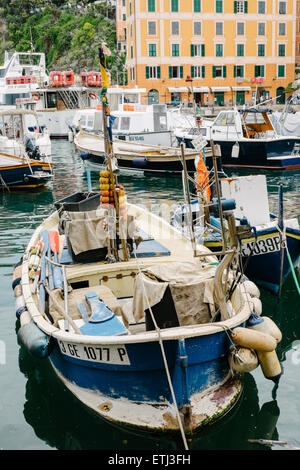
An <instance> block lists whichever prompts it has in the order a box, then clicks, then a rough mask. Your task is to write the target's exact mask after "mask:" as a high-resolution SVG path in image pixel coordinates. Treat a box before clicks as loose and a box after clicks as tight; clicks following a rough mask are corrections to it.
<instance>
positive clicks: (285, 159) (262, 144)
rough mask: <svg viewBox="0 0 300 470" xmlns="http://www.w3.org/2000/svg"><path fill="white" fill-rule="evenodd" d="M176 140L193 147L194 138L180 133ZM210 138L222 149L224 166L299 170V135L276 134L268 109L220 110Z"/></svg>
mask: <svg viewBox="0 0 300 470" xmlns="http://www.w3.org/2000/svg"><path fill="white" fill-rule="evenodd" d="M177 138H178V141H179V142H184V143H185V145H186V146H187V147H189V148H190V147H193V142H192V141H193V138H194V136H193V135H190V134H189V133H186V134H184V135H183V134H180V135H179V134H178V136H177ZM207 139H208V140H211V139H212V140H213V141H214V143H215V144H216V145H219V146H220V148H221V155H222V165H223V166H224V167H227V166H228V167H243V168H261V169H270V170H287V169H290V170H293V169H298V168H300V157H299V143H300V138H299V136H285V135H279V134H277V132H276V130H275V128H274V125H273V124H272V122H271V120H270V118H269V110H267V109H261V108H253V109H252V108H246V109H241V110H236V109H235V110H229V111H220V113H219V114H218V116H217V117H216V119H215V121H214V122H213V123H212V125H211V126H209V127H207Z"/></svg>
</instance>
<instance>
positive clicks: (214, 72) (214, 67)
mask: <svg viewBox="0 0 300 470" xmlns="http://www.w3.org/2000/svg"><path fill="white" fill-rule="evenodd" d="M213 78H216V66H215V65H213Z"/></svg>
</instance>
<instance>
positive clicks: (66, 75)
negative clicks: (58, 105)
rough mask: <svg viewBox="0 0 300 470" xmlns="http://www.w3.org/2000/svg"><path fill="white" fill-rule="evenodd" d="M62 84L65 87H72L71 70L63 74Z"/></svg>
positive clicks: (72, 75)
mask: <svg viewBox="0 0 300 470" xmlns="http://www.w3.org/2000/svg"><path fill="white" fill-rule="evenodd" d="M64 84H65V85H74V72H73V70H68V71H67V72H64Z"/></svg>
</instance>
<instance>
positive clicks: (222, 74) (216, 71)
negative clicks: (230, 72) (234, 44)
mask: <svg viewBox="0 0 300 470" xmlns="http://www.w3.org/2000/svg"><path fill="white" fill-rule="evenodd" d="M213 78H226V65H213Z"/></svg>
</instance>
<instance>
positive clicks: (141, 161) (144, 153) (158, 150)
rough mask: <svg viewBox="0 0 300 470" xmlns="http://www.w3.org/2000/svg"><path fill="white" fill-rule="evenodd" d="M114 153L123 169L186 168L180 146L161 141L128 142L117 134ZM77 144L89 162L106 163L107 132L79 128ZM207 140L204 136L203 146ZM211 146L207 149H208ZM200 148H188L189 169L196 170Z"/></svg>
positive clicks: (164, 170)
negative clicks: (167, 144) (158, 143)
mask: <svg viewBox="0 0 300 470" xmlns="http://www.w3.org/2000/svg"><path fill="white" fill-rule="evenodd" d="M113 142H114V155H115V157H116V159H117V160H118V167H119V168H120V169H129V170H135V171H144V172H145V171H147V172H153V173H161V172H162V173H180V174H181V172H182V168H183V164H182V156H181V149H180V147H164V146H160V145H146V144H141V143H136V142H125V141H123V140H119V139H116V138H114V139H113ZM74 144H75V146H76V148H77V150H79V151H80V152H81V156H82V158H83V159H86V160H87V161H88V162H89V163H92V164H93V165H97V166H98V167H103V166H104V162H105V156H104V155H105V149H104V147H105V143H104V137H103V134H97V135H95V134H94V133H93V132H86V131H83V130H82V129H80V130H79V132H78V134H76V136H75V138H74ZM206 144H207V142H206V140H205V139H204V138H203V139H202V147H204V146H205V145H206ZM209 152H210V150H209V149H207V153H209ZM198 153H199V147H198V148H197V149H187V150H186V151H185V157H186V162H187V169H188V171H189V172H194V171H195V164H194V160H195V156H196V155H197V154H198Z"/></svg>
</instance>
